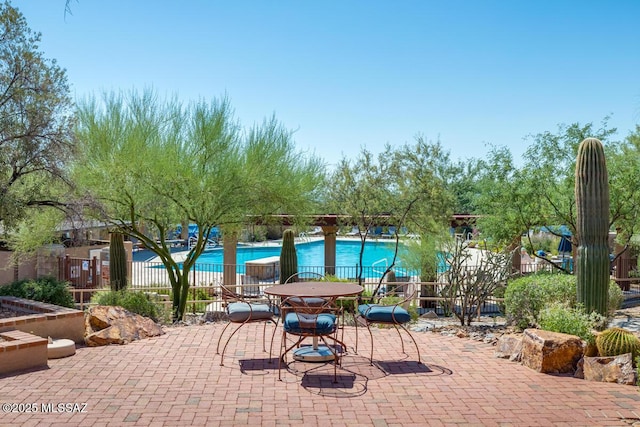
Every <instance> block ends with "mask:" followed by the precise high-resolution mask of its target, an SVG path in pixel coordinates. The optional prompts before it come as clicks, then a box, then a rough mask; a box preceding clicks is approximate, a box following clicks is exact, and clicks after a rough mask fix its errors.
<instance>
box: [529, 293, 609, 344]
mask: <svg viewBox="0 0 640 427" xmlns="http://www.w3.org/2000/svg"><path fill="white" fill-rule="evenodd" d="M601 322H602V316H600V315H599V314H598V313H595V312H593V313H591V314H587V313H585V312H584V310H583V309H582V308H581V307H569V306H567V305H566V304H563V303H553V304H551V305H550V306H548V307H545V308H544V309H542V311H541V312H540V319H539V326H540V328H541V329H544V330H545V331H551V332H561V333H563V334H571V335H576V336H578V337H580V338H582V339H583V340H584V341H586V342H587V343H589V344H594V343H595V336H594V335H593V332H592V331H593V329H594V328H595V327H596V326H597V325H598V324H600V323H601Z"/></svg>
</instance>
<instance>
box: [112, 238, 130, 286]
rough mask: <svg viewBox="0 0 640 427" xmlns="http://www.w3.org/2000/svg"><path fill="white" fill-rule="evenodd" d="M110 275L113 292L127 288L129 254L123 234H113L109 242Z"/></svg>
mask: <svg viewBox="0 0 640 427" xmlns="http://www.w3.org/2000/svg"><path fill="white" fill-rule="evenodd" d="M109 275H110V280H109V281H110V284H111V290H112V291H121V290H123V289H126V288H127V254H126V253H125V250H124V237H123V236H122V233H111V238H110V242H109Z"/></svg>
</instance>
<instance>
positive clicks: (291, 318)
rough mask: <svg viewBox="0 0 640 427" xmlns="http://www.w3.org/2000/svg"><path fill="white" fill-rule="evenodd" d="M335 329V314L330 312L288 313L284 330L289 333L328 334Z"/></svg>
mask: <svg viewBox="0 0 640 427" xmlns="http://www.w3.org/2000/svg"><path fill="white" fill-rule="evenodd" d="M335 329H336V316H335V314H331V313H320V314H307V313H288V314H287V315H286V316H285V318H284V330H285V331H286V332H288V333H290V334H311V335H328V334H331V333H332V332H334V331H335Z"/></svg>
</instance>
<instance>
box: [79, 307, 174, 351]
mask: <svg viewBox="0 0 640 427" xmlns="http://www.w3.org/2000/svg"><path fill="white" fill-rule="evenodd" d="M85 328H86V331H85V339H84V340H85V343H86V344H87V345H88V346H90V347H95V346H101V345H109V344H128V343H130V342H131V341H134V340H139V339H143V338H148V337H155V336H158V335H162V334H164V331H163V330H162V327H160V325H158V324H157V323H155V322H154V321H153V320H151V319H149V318H148V317H143V316H140V315H138V314H135V313H131V312H130V311H127V310H125V309H124V308H122V307H112V306H104V305H98V306H94V307H91V308H89V310H88V311H87V313H86V315H85Z"/></svg>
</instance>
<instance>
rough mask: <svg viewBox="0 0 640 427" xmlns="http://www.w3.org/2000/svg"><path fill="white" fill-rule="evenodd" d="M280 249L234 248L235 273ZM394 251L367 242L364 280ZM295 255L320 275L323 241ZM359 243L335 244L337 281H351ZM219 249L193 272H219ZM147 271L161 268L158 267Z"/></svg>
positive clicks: (207, 254) (300, 247)
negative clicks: (247, 263) (343, 279)
mask: <svg viewBox="0 0 640 427" xmlns="http://www.w3.org/2000/svg"><path fill="white" fill-rule="evenodd" d="M280 250H281V247H279V246H248V245H244V246H243V245H238V248H237V253H236V265H237V268H236V272H237V273H238V274H244V273H245V263H246V262H247V261H253V260H256V259H260V258H267V257H279V256H280ZM406 250H407V249H406V247H405V246H403V245H400V247H399V248H398V258H397V259H396V267H395V271H396V274H401V275H406V274H407V271H405V270H404V269H403V268H402V266H401V263H400V261H399V257H400V256H401V255H402V253H403V252H404V251H406ZM394 251H395V244H394V242H390V241H377V240H376V241H367V242H366V243H365V249H364V255H363V258H362V265H363V266H364V267H365V270H364V271H363V273H364V275H365V277H377V276H379V275H380V274H382V273H383V272H384V271H385V270H386V267H387V265H390V264H391V261H392V260H393V254H394ZM296 253H297V255H298V269H306V270H307V271H323V269H324V241H323V240H316V241H313V242H304V243H296ZM359 256H360V241H359V240H338V241H337V242H336V275H337V276H338V277H355V275H356V274H357V272H356V267H357V266H358V264H359ZM136 258H137V260H140V261H142V260H145V259H148V258H149V254H134V260H136ZM222 267H223V249H222V247H219V248H215V249H210V250H207V251H206V252H203V253H202V255H200V257H199V258H198V261H197V262H196V265H195V270H196V271H207V272H222ZM150 268H164V267H163V266H162V265H161V264H159V263H158V265H154V266H151V267H150Z"/></svg>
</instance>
